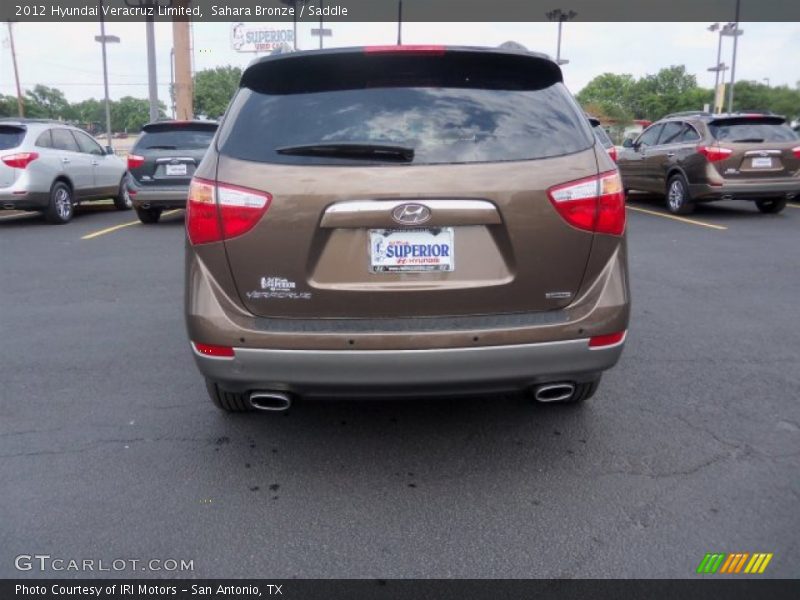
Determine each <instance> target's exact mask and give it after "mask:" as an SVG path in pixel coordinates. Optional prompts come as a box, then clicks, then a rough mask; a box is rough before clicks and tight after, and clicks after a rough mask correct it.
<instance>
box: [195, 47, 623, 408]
mask: <svg viewBox="0 0 800 600" xmlns="http://www.w3.org/2000/svg"><path fill="white" fill-rule="evenodd" d="M186 227H187V237H188V240H187V252H186V319H187V326H188V332H189V337H190V339H191V343H192V348H193V352H194V355H195V359H196V362H197V365H198V366H199V368H200V371H201V372H202V373H203V375H204V376H205V377H206V380H207V386H208V390H209V393H210V395H211V398H212V400H213V401H214V402H215V403H216V405H217V406H219V407H220V408H222V409H224V410H229V411H234V410H247V409H251V408H257V409H262V410H282V409H286V408H288V406H289V404H290V402H291V398H292V396H294V395H327V396H331V395H332V396H341V395H348V396H352V395H368V396H373V395H389V396H408V395H414V394H437V393H447V394H452V393H455V394H460V393H475V392H488V391H493V390H509V389H529V388H530V389H532V390H533V393H534V395H535V397H536V398H537V399H538V400H540V401H566V402H568V401H573V402H577V401H581V400H584V399H586V398H588V397H589V396H591V395H592V394H593V393H594V391H595V389H596V388H597V384H598V381H599V379H600V375H601V372H602V371H603V370H605V369H608V368H610V367H612V366H613V365H614V364H615V363H616V362H617V359H618V358H619V356H620V353H621V352H622V345H623V343H624V339H625V332H626V329H627V327H628V313H629V292H628V271H627V260H626V245H625V234H624V231H625V207H624V198H623V194H622V185H621V181H620V178H619V174H618V172H617V170H616V168H615V165H614V162H613V161H612V160H611V158H610V157H609V156H608V154H607V153H606V152H605V150H604V149H603V147H602V145H600V144H599V143H597V142H596V140H595V137H594V135H593V133H592V130H591V127H590V126H589V123H588V122H587V119H586V118H585V116H584V115H583V113H582V111H581V109H580V108H579V107H578V105H577V104H576V102H575V101H574V100H573V98H572V97H571V96H570V94H569V92H567V90H566V88H565V87H564V85H563V84H562V76H561V71H560V69H559V67H558V66H557V65H556V64H555V63H554V62H553V61H551V60H550V59H548V58H547V57H545V56H543V55H538V54H531V53H524V52H516V51H504V50H491V49H479V48H450V47H448V48H445V47H439V46H424V47H420V46H391V47H367V48H343V49H332V50H325V51H313V52H303V53H294V54H282V55H278V56H269V57H264V58H261V59H258V60H256V61H254V62H253V63H251V65H250V66H249V67H248V68H247V69H246V70H245V72H244V73H243V75H242V80H241V83H240V89H239V90H238V92H237V94H236V95H235V97H234V99H233V101H232V103H231V105H230V107H229V109H228V112H227V114H226V116H225V118H224V120H223V122H222V125H221V126H220V129H219V131H218V132H217V134H216V137H215V139H214V141H213V142H212V144H211V147H210V148H209V150H208V152H207V154H206V155H205V158H204V159H203V161H202V163H201V164H200V165H199V166H198V168H197V171H196V173H195V176H194V179H193V181H192V184H191V186H190V191H189V200H188V204H187V217H186Z"/></svg>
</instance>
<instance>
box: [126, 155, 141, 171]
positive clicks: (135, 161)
mask: <svg viewBox="0 0 800 600" xmlns="http://www.w3.org/2000/svg"><path fill="white" fill-rule="evenodd" d="M143 164H144V156H139V155H138V154H128V169H136V168H138V167H141V166H142V165H143Z"/></svg>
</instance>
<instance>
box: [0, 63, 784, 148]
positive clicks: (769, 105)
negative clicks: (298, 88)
mask: <svg viewBox="0 0 800 600" xmlns="http://www.w3.org/2000/svg"><path fill="white" fill-rule="evenodd" d="M241 75H242V71H241V69H240V68H239V67H232V66H225V67H217V68H214V69H204V70H202V71H198V72H197V73H195V76H194V111H195V114H196V115H202V116H204V117H207V118H210V119H218V118H219V117H221V116H222V115H223V113H224V112H225V109H226V108H227V106H228V102H230V99H231V98H232V97H233V94H234V93H235V92H236V89H237V88H238V86H239V79H240V78H241ZM170 92H171V91H170ZM577 98H578V101H579V102H580V103H581V105H582V106H583V108H584V109H585V110H586V111H587V112H589V113H590V114H592V115H593V116H596V117H598V118H600V119H605V120H613V121H616V122H618V123H620V124H624V123H628V122H630V121H632V120H633V119H648V120H651V121H655V120H657V119H660V118H661V117H663V116H664V115H666V114H668V113H672V112H677V111H682V110H701V109H702V108H703V106H704V105H705V104H708V105H711V104H712V103H713V90H711V89H709V88H703V87H700V86H698V85H697V78H696V77H695V76H694V75H692V74H690V73H687V72H686V67H684V66H682V65H681V66H672V67H667V68H664V69H661V70H660V71H659V72H658V73H655V74H653V75H645V76H644V77H640V78H638V79H636V78H635V77H634V76H633V75H628V74H616V73H603V74H602V75H598V76H597V77H595V78H594V79H592V81H590V82H589V83H588V84H587V85H586V87H584V88H583V89H582V90H581V91H580V92H579V93H578V94H577ZM726 106H727V105H726ZM159 110H160V114H161V116H166V115H167V111H166V107H165V106H164V104H163V103H160V107H159ZM734 110H769V111H772V112H774V113H777V114H781V115H784V116H786V117H787V118H789V119H790V120H791V119H798V118H800V81H799V82H798V83H797V85H796V86H795V87H794V88H791V87H789V86H786V85H781V86H772V87H770V86H768V85H765V84H763V83H759V82H755V81H738V82H737V83H736V87H735V89H734ZM25 114H26V116H29V117H37V118H48V119H60V120H64V121H70V122H73V123H77V124H80V125H82V126H83V127H86V128H88V129H90V130H92V129H94V130H98V131H102V130H104V129H105V104H104V102H103V101H102V100H96V99H94V98H90V99H88V100H83V101H81V102H76V103H70V102H68V101H67V99H66V98H65V97H64V94H63V92H61V90H59V89H57V88H52V87H48V86H46V85H37V86H35V87H34V88H33V89H32V90H27V91H26V92H25ZM149 114H150V111H149V104H148V101H147V99H144V98H134V97H132V96H125V97H123V98H120V99H119V100H112V101H111V128H112V130H113V131H115V132H116V131H128V132H132V133H136V132H138V131H139V130H140V129H141V128H142V126H143V125H144V124H145V123H147V122H148V120H149ZM16 115H17V99H16V97H15V96H4V95H0V117H11V116H16Z"/></svg>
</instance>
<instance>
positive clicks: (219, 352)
mask: <svg viewBox="0 0 800 600" xmlns="http://www.w3.org/2000/svg"><path fill="white" fill-rule="evenodd" d="M192 345H194V349H195V350H197V353H198V354H202V355H203V356H216V357H218V358H233V355H234V352H233V348H231V347H230V346H214V345H213V344H201V343H200V342H192Z"/></svg>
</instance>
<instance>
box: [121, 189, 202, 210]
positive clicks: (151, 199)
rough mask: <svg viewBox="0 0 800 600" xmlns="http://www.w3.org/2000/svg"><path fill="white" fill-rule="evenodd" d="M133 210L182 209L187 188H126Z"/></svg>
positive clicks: (187, 192)
mask: <svg viewBox="0 0 800 600" xmlns="http://www.w3.org/2000/svg"><path fill="white" fill-rule="evenodd" d="M128 189H129V190H130V193H131V200H132V202H133V206H134V207H135V208H184V207H186V198H187V196H188V194H189V186H185V185H184V186H169V187H167V186H152V187H142V186H139V185H136V184H135V183H134V184H131V185H130V186H129V188H128Z"/></svg>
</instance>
